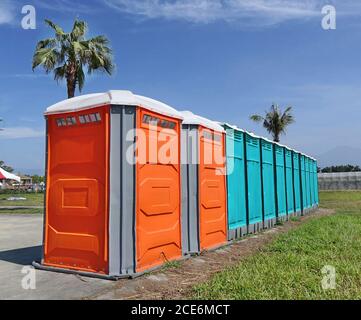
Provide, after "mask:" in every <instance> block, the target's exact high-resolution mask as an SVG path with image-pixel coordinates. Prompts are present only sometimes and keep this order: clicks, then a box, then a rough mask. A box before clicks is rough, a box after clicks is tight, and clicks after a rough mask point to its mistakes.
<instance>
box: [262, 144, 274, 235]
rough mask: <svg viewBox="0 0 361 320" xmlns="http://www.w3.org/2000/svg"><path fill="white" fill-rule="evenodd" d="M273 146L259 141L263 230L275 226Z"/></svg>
mask: <svg viewBox="0 0 361 320" xmlns="http://www.w3.org/2000/svg"><path fill="white" fill-rule="evenodd" d="M273 149H274V145H273V143H272V142H271V141H269V140H267V139H265V138H262V139H261V150H262V153H261V157H262V189H263V228H265V229H268V228H272V227H273V226H274V225H275V224H276V201H275V194H276V190H275V170H274V156H273Z"/></svg>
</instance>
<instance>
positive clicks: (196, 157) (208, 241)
mask: <svg viewBox="0 0 361 320" xmlns="http://www.w3.org/2000/svg"><path fill="white" fill-rule="evenodd" d="M181 114H182V116H183V117H184V120H183V124H182V147H181V149H182V186H183V187H182V226H183V228H182V232H183V233H182V235H183V237H182V239H183V254H185V255H186V254H192V253H197V252H201V251H203V250H208V249H212V248H216V247H219V246H221V245H224V244H225V243H226V242H227V194H226V159H225V134H224V129H223V127H222V126H220V125H219V124H217V123H216V122H213V121H211V120H208V119H206V118H203V117H200V116H197V115H194V114H193V113H192V112H190V111H183V112H181Z"/></svg>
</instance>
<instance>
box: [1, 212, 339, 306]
mask: <svg viewBox="0 0 361 320" xmlns="http://www.w3.org/2000/svg"><path fill="white" fill-rule="evenodd" d="M332 212H333V211H332V210H325V209H320V210H318V211H317V212H316V213H313V214H310V215H307V216H306V217H302V218H301V219H300V220H299V221H290V222H287V223H284V225H283V226H279V227H277V228H274V229H271V230H268V231H266V232H262V233H260V234H257V235H256V236H252V237H247V238H245V239H243V240H241V241H239V242H235V243H233V244H232V245H231V246H228V247H225V248H220V249H218V250H215V251H212V252H205V253H202V255H201V256H199V257H195V258H192V259H188V260H186V261H183V262H181V263H180V264H179V265H176V267H175V268H168V269H167V268H166V269H161V270H158V271H155V272H152V273H151V274H149V275H144V276H142V277H139V278H136V279H130V280H129V279H123V280H119V281H117V282H114V281H108V280H101V279H93V278H86V277H80V276H75V275H67V274H62V273H55V272H48V271H40V270H36V289H35V290H24V289H23V288H22V285H21V282H22V279H23V277H24V274H22V273H21V270H22V268H23V267H24V266H28V265H31V262H32V261H33V260H37V261H39V260H40V257H41V242H42V215H24V214H23V215H15V214H12V215H1V214H0V300H1V299H99V300H103V299H161V300H164V299H182V298H185V297H189V296H190V295H191V288H192V286H193V285H194V284H196V283H200V282H202V281H206V280H207V279H209V278H210V277H211V276H212V275H214V274H215V273H217V272H219V271H221V270H224V268H226V267H230V266H232V265H234V264H236V263H238V261H240V260H241V259H243V258H245V257H247V256H249V255H251V254H254V253H256V252H258V251H259V249H260V248H261V247H262V246H264V245H265V244H267V243H268V242H270V241H272V239H273V238H274V236H275V235H276V234H279V233H282V232H287V231H288V230H290V229H291V228H295V227H297V226H298V225H299V224H301V223H303V222H305V221H307V220H308V219H310V218H313V217H315V216H319V215H328V214H332Z"/></svg>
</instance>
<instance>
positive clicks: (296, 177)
mask: <svg viewBox="0 0 361 320" xmlns="http://www.w3.org/2000/svg"><path fill="white" fill-rule="evenodd" d="M292 156H293V181H294V194H295V212H296V214H297V215H298V216H299V215H301V212H302V207H301V173H300V154H299V153H297V152H296V151H293V154H292Z"/></svg>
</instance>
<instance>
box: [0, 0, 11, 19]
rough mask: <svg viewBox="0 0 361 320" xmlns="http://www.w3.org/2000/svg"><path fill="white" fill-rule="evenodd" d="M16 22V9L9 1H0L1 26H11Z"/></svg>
mask: <svg viewBox="0 0 361 320" xmlns="http://www.w3.org/2000/svg"><path fill="white" fill-rule="evenodd" d="M13 21H14V8H13V5H12V4H11V3H10V1H8V0H1V1H0V25H2V24H10V23H12V22H13Z"/></svg>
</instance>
